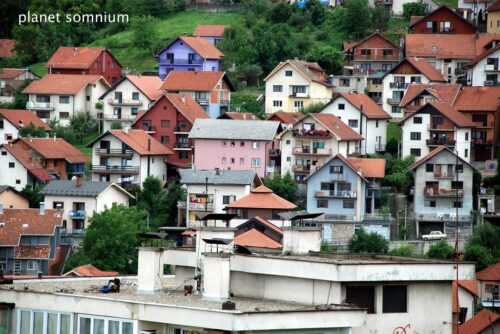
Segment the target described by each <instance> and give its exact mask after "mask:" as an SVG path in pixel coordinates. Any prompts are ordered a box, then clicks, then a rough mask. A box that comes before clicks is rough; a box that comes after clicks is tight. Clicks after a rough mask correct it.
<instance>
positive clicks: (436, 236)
mask: <svg viewBox="0 0 500 334" xmlns="http://www.w3.org/2000/svg"><path fill="white" fill-rule="evenodd" d="M447 237H448V236H447V235H446V234H444V233H443V232H441V231H431V233H429V234H424V235H423V236H422V239H423V240H444V239H446V238H447Z"/></svg>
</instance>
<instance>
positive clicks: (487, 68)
mask: <svg viewBox="0 0 500 334" xmlns="http://www.w3.org/2000/svg"><path fill="white" fill-rule="evenodd" d="M484 70H485V71H488V72H497V71H500V68H499V67H498V64H497V65H495V64H486V65H484Z"/></svg>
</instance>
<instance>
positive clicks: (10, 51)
mask: <svg viewBox="0 0 500 334" xmlns="http://www.w3.org/2000/svg"><path fill="white" fill-rule="evenodd" d="M15 46H16V41H15V40H13V39H0V58H7V57H12V56H13V55H14V47H15Z"/></svg>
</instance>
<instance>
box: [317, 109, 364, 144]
mask: <svg viewBox="0 0 500 334" xmlns="http://www.w3.org/2000/svg"><path fill="white" fill-rule="evenodd" d="M310 116H311V117H312V118H314V119H315V120H316V121H318V122H319V123H321V124H322V125H323V126H324V127H325V128H326V129H328V130H329V131H330V132H332V133H333V134H334V135H335V136H337V137H338V138H339V139H340V140H363V139H364V138H363V136H361V135H360V134H359V133H357V132H356V131H354V130H353V129H351V128H350V127H348V126H347V125H346V124H345V123H344V122H342V121H341V120H340V119H339V118H337V117H336V116H335V115H332V114H310Z"/></svg>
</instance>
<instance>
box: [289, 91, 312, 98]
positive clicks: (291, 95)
mask: <svg viewBox="0 0 500 334" xmlns="http://www.w3.org/2000/svg"><path fill="white" fill-rule="evenodd" d="M290 97H300V98H308V97H309V93H299V92H291V93H290Z"/></svg>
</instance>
